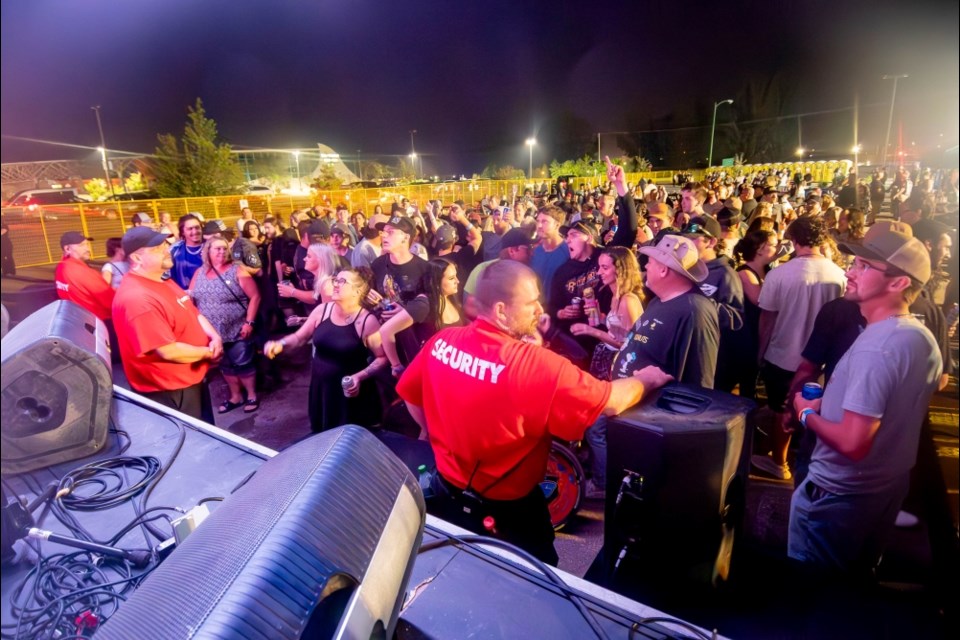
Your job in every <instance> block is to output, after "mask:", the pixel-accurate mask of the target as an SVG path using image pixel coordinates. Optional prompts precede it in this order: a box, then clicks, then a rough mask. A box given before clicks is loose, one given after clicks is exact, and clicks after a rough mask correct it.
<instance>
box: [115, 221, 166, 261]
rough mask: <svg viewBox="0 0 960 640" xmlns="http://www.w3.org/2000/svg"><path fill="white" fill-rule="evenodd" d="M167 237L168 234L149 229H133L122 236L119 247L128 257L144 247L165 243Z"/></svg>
mask: <svg viewBox="0 0 960 640" xmlns="http://www.w3.org/2000/svg"><path fill="white" fill-rule="evenodd" d="M169 237H170V234H169V233H161V232H159V231H154V230H153V229H151V228H150V227H134V228H133V229H130V230H129V231H127V232H126V233H125V234H123V238H121V240H120V246H122V247H123V252H124V253H125V254H127V255H130V254H131V253H133V252H134V251H137V250H139V249H143V248H144V247H156V246H158V245H161V244H163V243H164V242H166V241H167V238H169Z"/></svg>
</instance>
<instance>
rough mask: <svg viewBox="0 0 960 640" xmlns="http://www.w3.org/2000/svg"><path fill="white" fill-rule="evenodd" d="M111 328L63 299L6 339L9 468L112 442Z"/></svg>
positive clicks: (27, 467) (5, 467) (4, 456)
mask: <svg viewBox="0 0 960 640" xmlns="http://www.w3.org/2000/svg"><path fill="white" fill-rule="evenodd" d="M109 342H110V340H109V337H108V335H107V329H106V326H105V325H104V324H103V322H101V321H100V320H99V319H97V317H96V316H94V315H93V314H92V313H90V312H89V311H87V310H86V309H84V308H82V307H80V306H78V305H76V304H74V303H72V302H67V301H66V300H58V301H56V302H53V303H51V304H48V305H47V306H45V307H43V308H42V309H40V310H39V311H36V312H34V313H33V314H31V315H30V316H28V317H27V318H26V319H25V320H24V321H23V322H21V323H20V324H18V325H17V326H16V327H14V328H13V329H12V330H11V331H10V333H8V334H7V335H6V337H4V338H3V348H2V351H3V356H2V370H3V376H2V382H0V384H2V408H0V411H2V414H0V415H2V425H0V434H2V440H0V442H2V449H0V463H2V466H0V468H2V471H3V473H20V472H23V471H31V470H33V469H38V468H41V467H49V466H50V465H54V464H57V463H60V462H65V461H68V460H75V459H77V458H82V457H84V456H88V455H91V454H93V453H95V452H97V451H98V450H99V449H100V448H101V447H103V445H104V444H105V443H106V441H107V428H108V424H109V422H110V403H111V401H112V398H113V376H112V371H111V368H110V346H109Z"/></svg>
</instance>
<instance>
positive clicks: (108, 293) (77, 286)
mask: <svg viewBox="0 0 960 640" xmlns="http://www.w3.org/2000/svg"><path fill="white" fill-rule="evenodd" d="M92 240H93V238H88V237H86V236H84V235H83V234H82V233H80V232H79V231H67V232H66V233H65V234H63V235H62V236H60V248H61V249H62V250H63V259H62V260H60V264H58V265H57V270H56V274H55V275H54V280H55V281H56V283H57V295H58V296H60V299H61V300H69V301H70V302H73V303H76V304H78V305H80V306H81V307H83V308H84V309H86V310H87V311H89V312H90V313H92V314H93V315H95V316H97V317H98V318H100V319H101V320H103V321H104V322H106V321H107V320H109V319H110V306H111V305H112V304H113V288H111V287H110V285H109V284H107V283H106V282H105V281H104V279H103V276H101V275H100V272H99V271H97V270H95V269H91V268H90V267H89V266H87V260H89V259H90V254H91V247H90V241H92Z"/></svg>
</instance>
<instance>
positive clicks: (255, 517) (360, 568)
mask: <svg viewBox="0 0 960 640" xmlns="http://www.w3.org/2000/svg"><path fill="white" fill-rule="evenodd" d="M425 513H426V509H425V507H424V502H423V494H422V493H421V492H420V485H419V483H418V481H417V479H416V478H415V477H414V475H413V474H412V473H410V471H409V470H408V469H407V468H406V467H405V466H404V464H403V462H401V461H400V460H399V459H398V458H397V457H396V456H394V455H393V454H392V453H390V451H389V450H387V448H386V447H385V446H384V445H383V444H381V443H380V442H378V441H377V439H376V438H375V437H374V436H373V435H371V434H370V433H369V432H368V431H367V430H366V429H362V428H360V427H354V426H347V427H340V428H338V429H333V430H330V431H325V432H323V433H321V434H318V435H315V436H312V437H310V438H307V439H306V440H303V441H302V442H300V443H298V444H296V445H294V446H292V447H290V448H289V449H285V450H284V451H282V452H281V453H280V454H278V455H277V456H276V457H275V458H273V459H271V460H269V461H268V462H266V463H265V464H264V465H263V466H262V467H261V468H260V469H259V470H258V471H257V473H256V474H255V475H254V476H253V478H251V479H250V481H249V482H247V484H245V485H244V486H243V487H242V488H241V489H239V490H238V491H237V492H236V493H234V494H233V495H231V496H229V497H228V498H227V499H226V500H224V501H223V503H222V504H221V505H220V506H219V507H218V508H216V509H215V510H214V511H213V513H212V514H211V515H210V517H209V518H207V519H206V520H205V521H204V522H203V523H202V524H201V525H200V526H199V527H197V529H196V531H194V532H193V533H192V534H190V537H189V538H187V539H186V540H185V541H184V542H183V544H182V545H181V546H179V547H177V548H176V549H175V550H174V552H173V553H172V554H171V555H170V557H169V558H167V559H166V560H165V561H164V562H163V564H161V565H160V566H159V567H158V568H157V569H156V570H155V571H154V572H153V573H151V574H150V576H149V577H148V578H147V579H146V581H145V582H144V583H143V585H141V586H140V588H139V589H137V591H136V593H134V594H133V595H131V596H129V598H128V599H127V601H126V602H124V603H122V604H121V605H120V608H119V609H118V611H117V613H116V614H115V615H113V616H112V617H111V618H110V620H109V621H108V622H107V623H106V624H105V625H104V626H103V627H102V628H101V629H100V630H99V631H98V632H97V635H96V637H97V638H98V639H100V640H113V639H115V638H116V639H118V640H121V639H122V640H128V639H130V638H151V639H152V640H168V639H169V640H175V639H180V638H196V639H200V638H244V639H246V640H257V639H259V638H262V639H263V640H282V639H291V640H292V639H295V638H393V637H394V630H395V627H396V623H397V619H398V617H399V614H400V606H401V604H402V603H403V597H404V589H405V587H406V584H407V581H408V580H409V579H410V573H411V571H412V570H413V563H414V560H415V559H416V557H417V550H418V549H419V548H420V542H421V541H422V539H423V527H424V522H425V518H426V516H425Z"/></svg>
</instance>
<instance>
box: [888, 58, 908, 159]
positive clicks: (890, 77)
mask: <svg viewBox="0 0 960 640" xmlns="http://www.w3.org/2000/svg"><path fill="white" fill-rule="evenodd" d="M909 77H910V76H908V75H907V74H905V73H901V74H899V75H886V76H883V79H884V80H893V95H892V96H891V97H890V115H889V116H888V117H887V137H886V138H884V139H883V170H884V171H886V170H887V147H889V146H890V127H891V125H893V105H894V104H895V103H896V101H897V81H898V80H899V79H900V78H909Z"/></svg>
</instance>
